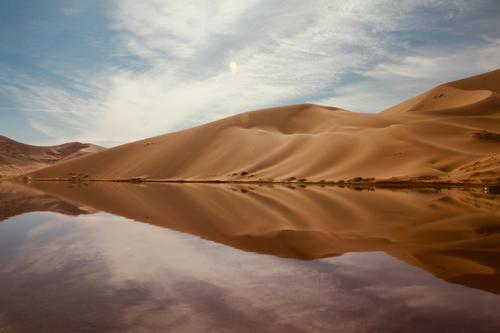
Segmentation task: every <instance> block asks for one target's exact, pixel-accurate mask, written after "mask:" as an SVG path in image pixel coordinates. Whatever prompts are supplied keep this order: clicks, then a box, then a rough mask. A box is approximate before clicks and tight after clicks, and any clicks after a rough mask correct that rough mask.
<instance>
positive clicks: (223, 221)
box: [33, 182, 500, 294]
mask: <svg viewBox="0 0 500 333" xmlns="http://www.w3.org/2000/svg"><path fill="white" fill-rule="evenodd" d="M33 186H35V187H36V188H39V189H42V190H44V191H47V192H49V193H51V194H52V195H56V196H60V197H61V198H63V199H64V200H69V201H73V202H75V203H76V204H78V205H81V204H84V205H86V206H91V207H94V208H96V209H99V210H103V211H107V212H110V213H113V214H117V215H121V216H124V217H127V218H130V219H134V220H137V221H142V222H146V223H151V224H155V225H158V226H162V227H167V228H170V229H174V230H178V231H181V232H185V233H190V234H193V235H197V236H199V237H202V238H205V239H208V240H212V241H215V242H219V243H222V244H226V245H229V246H232V247H235V248H239V249H242V250H245V251H252V252H258V253H265V254H272V255H276V256H281V257H287V258H297V259H314V258H322V257H330V256H337V255H342V254H343V253H347V252H371V251H384V252H386V253H388V254H390V255H392V256H394V257H397V258H399V259H401V260H404V261H405V262H407V263H409V264H411V265H414V266H417V267H420V268H422V269H424V270H426V271H429V272H431V273H432V274H434V275H435V276H437V277H439V278H442V279H445V280H447V281H451V282H456V283H461V284H464V285H468V286H471V287H475V288H480V289H485V290H488V291H491V292H495V293H498V294H500V275H499V272H500V261H499V260H498V259H499V258H500V245H499V244H500V242H499V241H500V219H499V215H500V201H499V200H498V198H497V197H496V196H494V195H486V194H484V193H482V191H480V189H469V190H440V191H438V190H429V189H427V190H423V189H422V190H420V191H409V190H397V191H394V190H383V189H382V190H380V189H378V190H376V191H366V190H365V191H356V190H353V189H349V188H340V187H321V186H317V185H315V186H308V187H306V188H300V187H297V188H294V186H291V185H289V186H290V187H287V186H284V185H277V186H276V185H275V186H273V187H272V186H269V185H266V186H264V185H260V186H256V185H238V184H234V185H210V184H137V185H131V184H123V183H102V182H91V183H88V184H71V183H54V182H36V183H34V184H33Z"/></svg>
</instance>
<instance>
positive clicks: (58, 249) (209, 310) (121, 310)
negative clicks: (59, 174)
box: [0, 213, 500, 332]
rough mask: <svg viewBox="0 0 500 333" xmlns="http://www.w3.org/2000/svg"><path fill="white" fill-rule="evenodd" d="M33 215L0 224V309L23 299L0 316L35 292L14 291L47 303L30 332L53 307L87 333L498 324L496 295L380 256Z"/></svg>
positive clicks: (118, 221) (105, 218)
mask: <svg viewBox="0 0 500 333" xmlns="http://www.w3.org/2000/svg"><path fill="white" fill-rule="evenodd" d="M30 216H31V217H34V216H35V215H34V214H30ZM36 216H37V218H38V222H37V225H33V219H32V218H31V219H30V221H28V220H27V219H26V215H24V216H18V217H15V218H13V219H11V220H9V221H7V222H5V223H2V224H1V225H0V233H3V234H4V235H5V232H6V231H7V230H10V229H8V228H9V227H10V226H12V225H14V224H15V225H17V229H16V230H18V231H17V232H18V233H21V231H22V230H23V228H25V226H26V228H27V229H26V230H24V231H22V233H23V234H25V235H27V237H24V238H22V240H21V241H20V242H19V243H18V244H17V250H16V251H15V252H12V253H11V255H10V257H9V258H5V257H0V258H2V260H3V262H0V264H1V266H0V267H2V268H1V269H0V271H1V272H2V274H3V275H2V281H3V282H2V286H0V295H2V296H1V297H0V307H1V308H2V309H3V308H4V306H5V305H4V304H5V303H2V302H3V301H5V300H6V298H5V296H4V295H23V297H21V298H19V297H18V298H16V299H12V298H8V300H9V302H10V303H11V304H9V307H8V308H7V307H5V311H6V313H7V315H9V314H10V317H9V318H15V316H14V314H13V313H14V312H15V311H16V309H19V307H16V306H15V305H16V304H19V303H23V302H31V301H32V299H33V298H32V297H29V294H30V292H31V293H35V289H33V290H30V289H28V290H27V291H26V289H25V286H29V285H32V286H33V287H34V288H35V286H36V293H35V296H36V297H37V298H36V299H37V300H38V298H41V297H47V299H50V302H49V303H44V304H46V305H45V306H44V307H41V306H40V307H37V305H36V304H33V305H31V306H33V307H34V308H33V309H37V311H33V312H30V313H32V314H31V315H30V323H31V324H33V323H37V321H39V320H44V319H46V318H51V316H56V315H57V316H60V314H61V306H64V309H65V310H66V314H67V316H68V317H71V318H72V320H75V322H76V323H78V324H80V325H81V323H82V320H83V322H84V321H85V318H87V319H88V318H92V323H93V325H96V327H98V325H100V324H101V322H100V321H96V320H95V318H94V317H92V316H89V312H92V313H93V311H100V312H102V313H105V314H106V315H107V318H108V319H107V320H104V319H103V316H102V314H98V313H96V314H95V315H96V316H97V317H96V318H97V319H98V320H103V322H102V323H104V324H106V325H111V323H109V320H113V323H112V325H113V327H117V329H119V331H123V332H126V331H134V330H137V329H139V328H140V327H142V328H148V329H150V330H163V329H165V328H169V329H170V330H172V331H177V332H186V331H219V332H225V331H227V332H235V331H238V332H246V331H248V332H252V331H264V332H265V331H266V330H268V331H270V332H280V331H283V332H285V331H286V332H294V331H296V332H303V331H310V330H312V331H318V332H322V331H325V332H330V331H335V330H338V331H342V332H372V331H380V330H382V329H386V330H391V329H393V330H399V331H401V330H403V329H407V328H408V327H410V328H411V329H413V330H415V331H429V330H430V329H435V330H437V329H444V328H446V327H449V325H450V323H451V325H462V326H458V327H464V328H465V329H467V328H469V327H471V325H475V328H480V327H482V326H481V325H482V323H483V324H484V323H492V324H500V322H499V318H498V317H497V313H498V311H500V300H499V299H498V297H497V296H495V295H491V294H488V293H484V292H482V291H477V290H472V289H468V288H464V287H461V286H456V285H451V284H447V283H446V282H443V281H440V280H437V279H435V278H434V277H432V276H431V275H430V274H427V273H424V272H422V271H419V270H418V269H416V268H413V267H409V266H407V265H406V264H404V263H402V262H400V261H398V260H395V259H393V258H391V257H389V256H387V255H385V254H383V253H365V254H347V255H343V256H341V257H337V258H330V259H323V260H317V261H296V260H289V259H279V258H275V257H272V256H267V255H258V254H254V253H247V252H242V251H239V250H235V249H232V248H229V247H226V246H223V245H220V244H216V243H212V242H209V241H203V240H200V239H198V238H196V237H193V236H190V235H186V234H181V233H178V232H173V231H170V230H168V229H162V228H159V227H156V226H152V225H148V224H143V223H137V222H133V221H130V220H127V219H124V218H120V217H115V216H111V215H109V214H102V213H99V214H95V215H91V216H79V217H76V218H70V217H65V216H61V215H55V214H38V215H36ZM28 222H29V223H28ZM6 267H9V269H8V270H6V269H5V268H6ZM9 272H10V273H9ZM55 285H57V286H58V288H55V289H54V286H55ZM16 288H24V292H22V293H21V294H20V292H21V291H20V290H17V291H16ZM7 289H10V291H9V292H8V293H7V294H6V290H7ZM9 297H10V296H9ZM70 299H72V300H73V303H69V304H68V303H67V302H69V300H70ZM82 301H84V302H85V304H87V305H86V307H85V308H84V309H79V308H78V307H76V305H75V304H80V302H82ZM20 308H21V309H25V308H23V307H20ZM476 309H477V311H476ZM5 311H4V312H5ZM9 311H10V312H9ZM68 311H69V312H68ZM39 316H40V317H43V318H40V317H39ZM80 316H81V317H80ZM414 318H431V319H432V320H419V321H415V320H414ZM44 322H45V323H47V322H49V323H52V325H56V324H57V323H59V322H60V321H57V320H53V321H47V320H45V321H44ZM64 323H67V322H66V321H64ZM67 324H68V325H70V324H69V323H67ZM52 328H53V327H52ZM47 331H50V330H49V329H47Z"/></svg>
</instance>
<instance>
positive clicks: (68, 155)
mask: <svg viewBox="0 0 500 333" xmlns="http://www.w3.org/2000/svg"><path fill="white" fill-rule="evenodd" d="M102 149H104V148H102V147H99V146H96V145H92V144H88V143H80V142H70V143H65V144H62V145H58V146H32V145H27V144H24V143H21V142H17V141H14V140H12V139H9V138H7V137H5V136H0V177H12V176H17V175H21V174H24V173H27V172H31V171H34V170H37V169H41V168H44V167H46V166H48V165H52V164H54V163H57V162H59V161H65V160H69V159H72V158H75V157H78V156H82V155H86V154H90V153H93V152H96V151H99V150H102Z"/></svg>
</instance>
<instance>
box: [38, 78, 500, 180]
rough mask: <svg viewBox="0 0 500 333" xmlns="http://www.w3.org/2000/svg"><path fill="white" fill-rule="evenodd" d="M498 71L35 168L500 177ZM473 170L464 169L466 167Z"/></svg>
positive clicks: (84, 174) (172, 174)
mask: <svg viewBox="0 0 500 333" xmlns="http://www.w3.org/2000/svg"><path fill="white" fill-rule="evenodd" d="M499 87H500V70H497V71H493V72H490V73H486V74H483V75H479V76H475V77H472V78H468V79H464V80H460V81H454V82H450V83H447V84H444V85H441V86H439V87H436V88H434V89H432V90H430V91H429V92H427V93H424V94H421V95H419V96H417V97H415V98H412V99H410V100H408V101H405V102H403V103H401V104H398V105H396V106H394V107H392V108H389V109H387V110H385V111H383V112H381V113H377V114H367V113H356V112H349V111H346V110H342V109H338V108H333V107H325V106H319V105H313V104H301V105H292V106H285V107H278V108H272V109H265V110H259V111H253V112H246V113H242V114H239V115H235V116H232V117H228V118H225V119H221V120H218V121H214V122H211V123H208V124H205V125H201V126H198V127H194V128H191V129H187V130H184V131H180V132H177V133H170V134H165V135H161V136H157V137H153V138H148V139H145V140H141V141H137V142H132V143H129V144H125V145H122V146H118V147H115V148H112V149H109V150H106V151H102V152H98V153H96V154H92V155H89V156H85V157H82V158H79V159H78V160H74V161H67V162H64V163H60V164H58V165H56V166H52V167H48V168H45V169H43V170H39V171H36V172H34V173H32V174H31V175H30V177H32V178H35V179H73V180H78V179H87V180H137V181H139V180H140V181H144V180H169V181H175V180H183V181H214V180H216V181H245V182H246V181H270V182H276V181H284V182H286V181H311V182H338V181H351V182H352V181H374V180H375V181H385V182H387V181H391V182H399V181H411V182H453V183H455V182H482V183H483V182H488V183H499V182H500V161H498V159H493V160H491V161H490V162H491V163H490V164H489V166H488V174H482V173H481V171H477V170H474V168H476V167H478V165H477V164H476V165H475V163H476V162H478V163H483V162H481V161H483V160H488V159H491V158H493V157H495V156H498V155H499V154H500V145H499V144H498V140H496V138H497V137H500V93H499V91H500V89H499ZM470 165H472V169H471V170H469V171H467V172H462V171H461V170H463V168H464V167H466V166H470Z"/></svg>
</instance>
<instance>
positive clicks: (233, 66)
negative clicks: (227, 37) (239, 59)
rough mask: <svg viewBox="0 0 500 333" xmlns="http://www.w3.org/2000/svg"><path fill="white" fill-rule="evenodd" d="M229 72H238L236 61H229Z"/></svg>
mask: <svg viewBox="0 0 500 333" xmlns="http://www.w3.org/2000/svg"><path fill="white" fill-rule="evenodd" d="M229 70H230V71H231V73H233V74H235V73H236V72H237V71H238V64H237V63H236V61H231V62H230V63H229Z"/></svg>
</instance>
